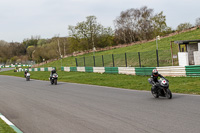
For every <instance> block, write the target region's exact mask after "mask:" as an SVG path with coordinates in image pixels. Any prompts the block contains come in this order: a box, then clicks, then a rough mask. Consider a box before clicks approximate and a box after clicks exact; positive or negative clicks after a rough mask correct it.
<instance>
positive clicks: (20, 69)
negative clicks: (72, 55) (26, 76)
mask: <svg viewBox="0 0 200 133" xmlns="http://www.w3.org/2000/svg"><path fill="white" fill-rule="evenodd" d="M53 68H55V67H43V68H28V69H27V70H28V71H29V72H37V71H51V70H52V69H53ZM55 69H56V68H55ZM23 71H25V69H22V68H19V69H18V70H17V72H23Z"/></svg>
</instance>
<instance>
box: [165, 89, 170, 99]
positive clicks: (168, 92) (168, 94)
mask: <svg viewBox="0 0 200 133" xmlns="http://www.w3.org/2000/svg"><path fill="white" fill-rule="evenodd" d="M165 96H166V97H167V98H168V99H171V98H172V93H171V91H170V89H166V94H165Z"/></svg>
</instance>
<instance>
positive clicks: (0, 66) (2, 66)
mask: <svg viewBox="0 0 200 133" xmlns="http://www.w3.org/2000/svg"><path fill="white" fill-rule="evenodd" d="M24 66H25V67H31V66H32V65H27V64H22V65H5V66H4V65H0V68H11V67H24Z"/></svg>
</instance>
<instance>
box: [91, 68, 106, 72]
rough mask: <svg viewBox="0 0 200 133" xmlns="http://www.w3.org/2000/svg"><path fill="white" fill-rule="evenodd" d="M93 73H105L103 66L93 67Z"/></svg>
mask: <svg viewBox="0 0 200 133" xmlns="http://www.w3.org/2000/svg"><path fill="white" fill-rule="evenodd" d="M93 72H95V73H105V67H93Z"/></svg>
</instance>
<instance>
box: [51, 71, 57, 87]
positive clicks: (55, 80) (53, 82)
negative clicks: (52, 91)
mask: <svg viewBox="0 0 200 133" xmlns="http://www.w3.org/2000/svg"><path fill="white" fill-rule="evenodd" d="M57 79H58V74H56V73H54V74H53V75H52V76H51V77H50V82H51V84H52V85H53V84H55V85H57Z"/></svg>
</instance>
